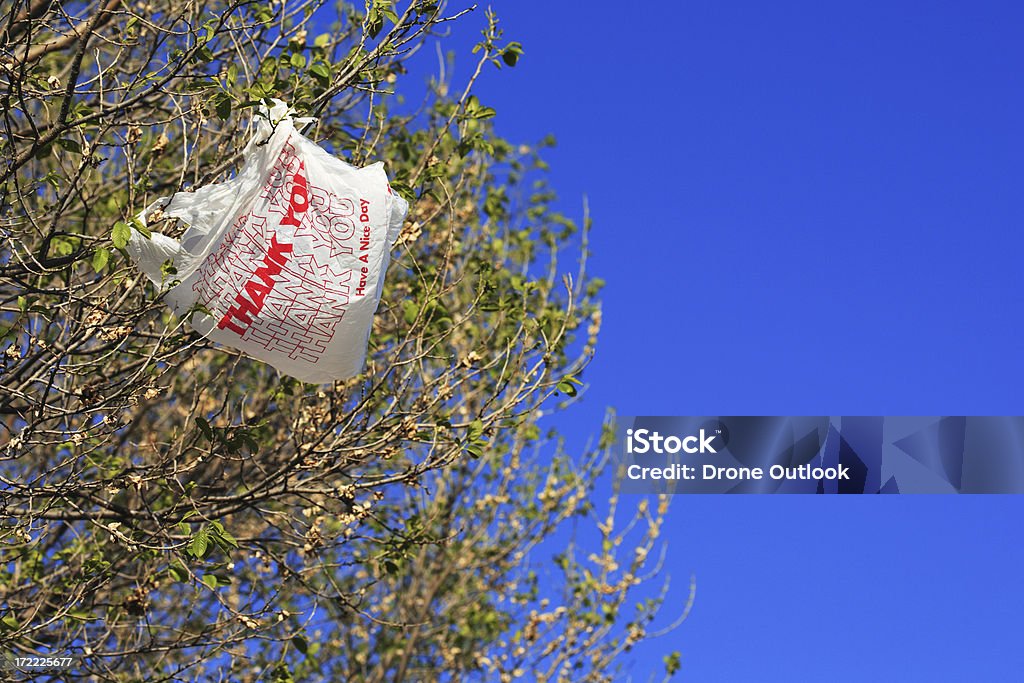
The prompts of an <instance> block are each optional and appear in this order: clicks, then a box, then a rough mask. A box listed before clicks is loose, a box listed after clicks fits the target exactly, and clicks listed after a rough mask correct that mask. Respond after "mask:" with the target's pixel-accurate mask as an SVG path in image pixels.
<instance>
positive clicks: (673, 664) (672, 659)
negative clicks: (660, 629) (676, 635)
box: [663, 652, 680, 676]
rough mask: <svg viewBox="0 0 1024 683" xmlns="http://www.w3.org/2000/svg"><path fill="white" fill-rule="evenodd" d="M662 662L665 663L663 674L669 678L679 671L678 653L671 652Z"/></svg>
mask: <svg viewBox="0 0 1024 683" xmlns="http://www.w3.org/2000/svg"><path fill="white" fill-rule="evenodd" d="M663 661H664V662H665V673H666V674H668V675H669V676H672V675H674V674H675V673H676V672H677V671H679V668H680V663H679V652H672V653H671V654H667V655H665V657H664V658H663Z"/></svg>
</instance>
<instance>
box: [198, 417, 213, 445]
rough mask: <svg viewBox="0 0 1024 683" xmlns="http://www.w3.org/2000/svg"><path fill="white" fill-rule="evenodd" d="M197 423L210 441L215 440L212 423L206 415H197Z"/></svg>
mask: <svg viewBox="0 0 1024 683" xmlns="http://www.w3.org/2000/svg"><path fill="white" fill-rule="evenodd" d="M196 425H198V427H199V431H201V432H202V433H203V436H205V437H206V439H207V440H208V441H213V428H212V427H210V423H209V422H208V421H207V420H206V418H205V417H197V418H196Z"/></svg>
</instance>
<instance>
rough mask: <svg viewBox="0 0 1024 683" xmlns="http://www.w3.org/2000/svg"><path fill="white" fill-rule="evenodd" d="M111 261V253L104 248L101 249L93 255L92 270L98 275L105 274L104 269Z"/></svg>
mask: <svg viewBox="0 0 1024 683" xmlns="http://www.w3.org/2000/svg"><path fill="white" fill-rule="evenodd" d="M109 261H110V251H108V250H107V249H105V248H104V247H100V248H99V249H97V250H96V251H95V253H93V255H92V269H93V270H95V271H96V272H97V273H100V272H103V269H104V268H106V267H107V263H108V262H109Z"/></svg>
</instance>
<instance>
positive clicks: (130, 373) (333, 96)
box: [0, 0, 678, 681]
mask: <svg viewBox="0 0 1024 683" xmlns="http://www.w3.org/2000/svg"><path fill="white" fill-rule="evenodd" d="M3 7H4V9H3V17H4V19H3V26H2V28H0V78H2V79H3V82H4V86H5V88H4V92H3V94H2V95H0V98H2V110H3V130H2V138H0V149H2V156H3V161H4V165H3V169H2V181H0V184H2V196H0V225H2V230H3V232H2V238H3V242H2V243H0V311H2V312H0V340H2V349H0V350H3V351H4V353H3V355H2V359H3V360H2V366H0V382H2V387H3V390H2V392H0V476H2V486H3V498H2V517H3V520H4V522H3V524H4V526H3V528H2V530H0V537H2V544H0V604H2V608H3V616H2V619H0V640H2V643H0V647H2V649H3V650H4V651H6V652H8V653H10V654H15V655H18V654H21V655H27V654H33V653H35V654H43V653H53V654H56V655H67V656H74V657H76V658H77V661H76V664H75V667H74V669H73V671H72V672H71V673H70V674H68V675H67V676H65V674H56V673H55V674H53V675H54V677H55V678H60V679H61V680H64V679H65V678H67V677H69V676H70V677H72V678H74V677H80V678H85V677H87V676H92V677H93V679H94V680H103V681H129V680H140V681H141V680H146V681H156V680H160V681H164V680H242V681H256V680H303V681H304V680H345V681H402V680H408V681H430V680H478V679H479V680H483V679H487V680H492V679H493V680H502V681H505V680H514V679H516V678H525V679H529V680H572V681H577V680H595V681H597V680H611V678H612V676H613V675H614V674H615V672H616V671H618V670H619V669H618V667H619V666H620V664H619V661H620V655H621V654H622V653H623V652H625V651H627V650H629V649H630V648H631V647H632V646H633V645H634V644H635V643H636V642H638V641H640V640H643V639H645V638H647V637H648V636H649V635H650V633H649V628H650V626H651V622H652V620H653V619H654V617H655V614H656V613H657V609H658V607H659V605H660V603H661V598H660V597H659V594H658V593H657V592H656V591H654V592H652V591H651V590H646V592H644V591H645V589H644V588H643V581H644V577H645V573H649V574H651V575H652V576H653V575H656V574H657V570H658V567H657V559H656V558H657V553H656V552H654V551H655V549H656V548H657V547H658V543H659V541H658V534H659V530H660V527H661V524H662V520H663V516H664V512H665V507H666V505H667V502H666V501H665V500H657V501H655V502H654V503H653V505H651V504H649V502H648V501H647V500H639V504H638V505H637V506H636V507H635V509H634V510H633V511H632V512H631V513H618V512H617V511H616V508H617V504H618V499H617V497H616V496H614V495H613V497H612V499H611V500H610V501H606V502H605V503H602V504H601V505H599V506H595V505H594V504H593V502H592V501H591V500H590V495H591V493H592V491H593V490H594V487H595V482H597V481H598V476H599V474H600V472H601V471H602V469H603V467H604V464H605V462H606V460H607V455H608V448H607V447H608V443H609V439H610V432H609V429H610V427H609V425H604V426H603V428H602V431H601V433H600V435H599V439H598V441H597V443H596V444H595V445H594V446H593V447H592V448H588V449H587V450H586V452H585V453H572V454H570V453H567V452H566V451H565V449H564V448H563V447H562V441H561V440H560V438H559V437H558V436H557V434H555V433H553V432H550V433H545V432H544V431H543V430H542V427H544V426H545V425H542V423H541V415H542V412H545V411H551V410H554V409H557V408H561V407H563V406H564V405H565V404H566V403H568V402H571V401H572V400H573V399H574V398H575V397H576V395H577V392H578V387H581V386H582V379H581V378H582V373H583V371H584V369H585V367H586V365H587V362H588V360H589V359H590V357H591V356H592V354H593V352H594V347H595V344H596V340H597V334H598V331H599V328H600V325H601V310H600V304H599V301H598V298H597V297H598V293H599V290H600V287H601V283H600V282H599V281H598V280H596V279H593V278H591V277H589V276H588V275H587V273H586V270H585V260H586V249H587V247H586V228H587V227H588V226H587V225H586V222H587V221H586V220H584V226H583V228H584V229H583V230H582V232H581V231H579V230H578V226H577V225H576V223H574V222H573V221H572V220H570V219H569V218H567V217H565V216H563V215H561V214H559V213H557V212H555V211H554V210H553V209H552V208H551V203H552V201H553V199H554V194H553V193H552V192H551V191H550V189H549V187H548V186H547V184H546V182H545V180H544V176H543V171H544V168H545V166H544V162H543V161H542V160H541V158H540V156H539V152H540V150H541V148H542V145H541V146H525V145H522V146H519V145H514V144H511V143H509V142H508V141H506V140H503V139H501V138H499V137H498V136H496V135H495V133H494V130H493V127H492V125H491V118H492V117H493V116H494V115H495V111H494V110H493V109H491V108H489V107H487V106H485V105H484V104H483V103H482V102H480V101H479V100H478V99H477V98H476V97H475V96H474V95H473V94H472V88H473V84H474V83H475V82H476V80H477V79H478V77H480V75H481V74H482V73H484V71H485V70H494V69H500V68H503V67H504V68H508V67H512V66H515V64H516V63H517V61H518V60H519V58H520V56H521V55H522V48H521V46H520V45H519V44H518V43H516V42H514V41H508V40H507V39H505V38H504V37H503V35H502V31H501V29H500V28H499V27H498V23H497V19H496V18H495V16H494V15H493V14H491V13H490V12H488V13H487V14H486V21H485V27H484V30H483V37H482V40H481V41H480V43H479V45H478V46H477V49H476V51H475V52H474V55H473V57H472V59H473V60H474V61H473V72H472V75H471V76H470V78H469V79H468V80H467V82H465V83H461V84H458V85H457V84H454V83H452V82H450V80H449V79H447V78H445V77H443V76H440V77H438V78H436V79H434V80H433V81H432V82H431V83H430V86H429V88H428V90H427V93H426V95H425V97H424V100H423V101H422V102H421V103H419V104H418V105H416V106H412V105H410V104H407V103H404V102H402V100H401V99H400V98H399V97H398V95H397V94H396V88H397V83H398V82H399V80H400V79H402V78H403V76H404V75H405V74H406V73H407V71H408V65H409V63H410V60H411V59H413V58H414V55H415V52H416V51H417V49H418V48H419V47H421V46H423V45H424V44H425V43H426V42H427V41H434V40H435V39H440V38H443V34H444V32H445V29H446V27H447V25H448V24H449V23H450V22H453V21H456V20H460V21H465V20H467V19H465V18H464V15H466V14H467V13H468V11H469V9H468V8H467V9H463V10H449V9H448V8H446V7H445V6H444V5H443V4H442V3H438V2H428V1H425V0H414V1H412V2H408V3H404V5H402V6H396V5H395V4H393V3H392V2H389V1H388V0H371V2H369V3H368V4H367V5H366V6H365V7H359V8H355V7H349V6H345V5H339V6H338V7H330V6H323V5H322V3H321V2H319V1H318V0H282V1H280V2H274V1H270V2H264V1H263V0H256V1H254V2H250V1H246V2H226V1H221V0H208V1H203V0H198V1H195V2H193V1H186V0H155V1H153V2H144V1H142V0H139V1H133V0H98V1H85V2H54V1H52V0H15V1H14V2H13V3H12V2H5V3H4V5H3ZM442 71H443V72H449V71H450V69H447V68H444V69H442ZM269 97H279V98H281V99H284V100H285V101H287V102H289V103H290V104H291V105H292V106H293V107H295V108H296V109H297V110H298V111H299V112H300V114H309V115H313V116H317V117H318V123H317V124H316V125H315V126H314V127H313V128H311V129H310V130H308V131H307V132H306V134H307V135H309V136H310V137H311V138H313V139H314V140H317V141H319V142H321V143H323V144H326V145H329V146H330V148H332V149H333V150H334V151H335V153H337V154H338V155H340V156H343V157H347V158H348V159H349V160H350V161H352V163H355V164H357V165H360V164H362V163H365V162H368V161H372V160H376V159H381V160H384V161H385V162H386V163H387V166H388V172H389V175H390V177H391V178H393V179H394V182H393V187H394V188H395V190H396V191H398V192H400V193H402V194H403V195H404V196H405V197H406V198H407V199H409V200H410V202H411V209H410V214H409V217H408V218H407V222H406V225H405V227H404V229H403V232H402V234H401V236H400V238H399V241H398V244H397V245H396V249H395V252H394V254H393V263H392V266H391V269H390V271H389V273H388V279H387V284H386V289H385V293H384V297H383V302H382V305H381V308H380V310H379V311H378V314H377V318H376V320H375V324H374V329H373V334H372V338H371V342H370V344H371V346H370V351H369V356H368V361H367V367H366V371H365V373H364V374H363V375H362V376H360V377H358V378H355V379H353V380H350V381H347V382H337V383H335V384H334V385H333V386H327V385H324V386H315V385H304V384H301V383H299V382H297V381H294V380H292V379H290V378H288V377H282V376H280V375H279V374H277V373H276V372H274V371H273V370H272V369H271V368H269V367H268V366H266V365H263V364H261V363H258V362H256V361H253V360H251V359H248V358H245V357H244V356H242V355H241V354H237V353H233V352H232V351H231V350H229V349H225V348H219V347H215V346H214V345H213V344H211V343H209V342H208V341H207V340H205V339H204V338H202V337H200V336H199V335H197V334H196V333H195V332H193V331H192V330H191V328H190V327H189V326H188V323H187V320H185V319H181V318H178V317H176V316H174V315H173V314H172V313H171V312H170V311H169V309H168V308H167V307H166V306H165V305H164V303H163V302H162V301H161V297H160V295H159V293H158V292H157V291H156V290H155V289H154V288H153V287H152V286H151V285H150V284H149V283H147V281H146V280H145V278H144V277H142V276H141V274H140V273H139V271H138V270H137V269H136V268H134V267H133V266H132V264H131V263H130V262H129V261H128V260H127V259H126V258H125V254H124V252H123V247H124V244H125V241H126V239H127V236H128V235H129V234H130V231H131V230H132V229H139V227H140V226H138V225H137V224H133V217H134V216H136V215H137V214H138V212H139V211H140V210H141V209H142V208H144V207H145V206H147V205H148V204H149V203H150V202H152V201H153V200H154V199H156V198H158V197H163V196H168V195H170V194H172V193H173V192H175V191H181V190H188V189H189V188H195V187H200V186H203V185H205V184H208V183H212V182H217V181H219V180H223V179H224V178H226V177H229V176H230V174H231V173H232V172H233V170H235V169H236V168H237V167H238V164H239V161H240V152H241V149H242V147H243V145H244V142H245V140H246V139H247V128H246V126H247V125H248V122H249V120H250V119H251V118H252V116H253V114H254V112H255V109H256V107H257V106H258V105H259V104H260V102H261V101H264V100H265V99H266V98H269ZM133 225H134V227H133ZM158 229H159V230H160V231H161V232H164V233H167V234H170V235H180V234H181V232H182V228H181V227H180V226H176V225H166V224H165V225H160V226H158ZM573 250H575V251H576V253H577V254H578V255H579V256H580V258H579V259H578V263H577V264H575V265H574V266H573V270H574V271H575V272H573V274H572V275H569V274H567V273H566V272H565V269H564V266H563V265H562V263H561V262H560V261H559V254H560V252H562V253H565V252H566V251H573ZM574 520H575V521H574ZM588 520H589V521H592V522H593V525H592V527H591V528H592V529H595V530H594V531H592V532H591V533H592V534H593V537H594V539H595V540H594V541H593V543H594V547H595V550H594V552H593V553H592V554H589V556H588V557H582V556H581V554H585V552H584V553H581V551H580V550H579V549H578V547H577V546H576V544H575V543H569V544H568V545H567V546H566V547H563V548H562V549H561V550H562V552H560V553H558V554H557V556H556V557H555V558H554V560H553V561H549V560H546V559H543V558H542V557H539V556H540V555H543V557H544V558H548V557H550V555H551V554H552V552H551V550H550V548H549V547H547V546H545V545H544V540H545V539H547V538H550V537H552V535H553V534H555V533H556V530H558V529H565V528H566V525H567V524H568V525H577V524H579V523H586V522H587V521H588ZM558 533H559V534H561V535H560V536H558V538H563V539H564V538H569V532H566V531H561V532H558ZM531 551H532V552H531ZM652 565H654V566H653V567H652ZM556 574H557V582H556ZM637 591H640V592H641V595H643V596H644V597H645V598H646V599H644V600H642V601H641V602H640V603H639V604H638V605H637V608H636V610H635V611H630V609H627V607H628V606H629V605H631V604H632V603H633V602H636V598H635V596H636V595H637ZM666 667H667V670H668V673H669V674H670V673H673V672H674V671H675V670H676V669H678V658H677V657H668V658H666Z"/></svg>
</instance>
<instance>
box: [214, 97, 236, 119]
mask: <svg viewBox="0 0 1024 683" xmlns="http://www.w3.org/2000/svg"><path fill="white" fill-rule="evenodd" d="M210 104H212V105H213V111H214V113H216V114H217V118H219V119H220V120H221V121H226V120H227V119H228V117H229V116H231V107H232V106H233V104H234V103H233V102H232V101H231V95H228V94H227V93H225V92H219V93H217V94H216V95H214V96H213V97H211V98H210Z"/></svg>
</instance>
